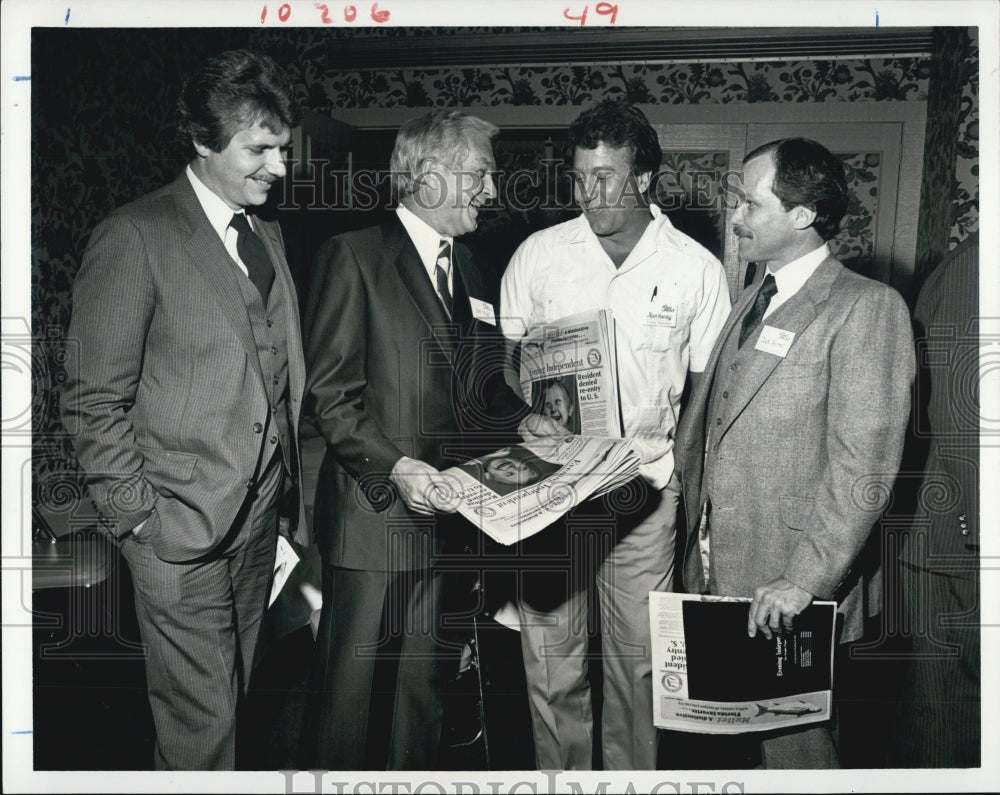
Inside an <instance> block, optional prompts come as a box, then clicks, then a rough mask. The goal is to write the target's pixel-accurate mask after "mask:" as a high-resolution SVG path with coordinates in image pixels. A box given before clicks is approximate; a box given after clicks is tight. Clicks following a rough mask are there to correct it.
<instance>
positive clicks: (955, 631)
mask: <svg viewBox="0 0 1000 795" xmlns="http://www.w3.org/2000/svg"><path fill="white" fill-rule="evenodd" d="M914 319H915V321H916V325H917V335H918V337H917V351H918V356H917V361H918V362H919V364H920V369H919V371H918V373H919V375H918V377H917V388H916V390H915V395H916V400H915V401H914V402H915V404H916V405H915V407H914V416H915V417H916V427H915V431H916V434H917V436H918V437H919V438H922V439H927V440H928V441H929V449H928V450H927V458H926V462H925V463H924V470H923V482H922V484H921V489H920V493H919V496H920V499H919V509H920V513H919V514H917V516H916V517H915V519H916V521H915V522H914V524H913V527H912V528H911V529H910V532H909V535H908V537H907V539H906V541H905V543H904V545H903V550H902V553H901V555H900V560H901V566H900V574H901V584H902V589H903V598H904V601H905V608H906V611H907V614H908V619H909V621H908V624H909V631H910V636H911V638H912V641H913V649H912V655H911V657H910V659H909V660H908V661H907V668H906V674H905V676H904V678H903V689H902V705H901V709H900V711H899V714H898V716H897V725H896V727H895V729H894V731H893V732H892V741H891V743H890V750H889V764H890V765H893V766H899V767H978V766H979V764H980V762H981V761H982V756H981V745H982V735H981V728H980V720H981V714H980V713H981V709H980V698H981V693H980V669H981V664H980V649H981V643H980V621H981V619H980V609H979V599H980V596H979V473H980V469H979V467H980V464H979V428H980V411H979V378H980V366H981V365H980V362H979V355H980V350H981V345H982V344H983V343H981V342H980V340H979V328H980V326H979V234H978V233H975V234H973V235H972V236H970V237H969V238H967V239H966V240H965V241H964V242H962V243H961V244H960V245H959V246H958V247H957V248H956V249H954V250H953V251H952V252H951V253H950V254H949V255H948V256H947V257H946V258H945V259H944V260H943V261H942V262H941V264H940V265H938V267H937V268H936V269H935V270H934V271H933V272H932V273H931V275H930V277H928V279H927V281H926V283H925V284H924V286H923V288H922V289H921V290H920V297H919V298H918V300H917V306H916V310H915V311H914ZM900 618H901V619H902V617H900Z"/></svg>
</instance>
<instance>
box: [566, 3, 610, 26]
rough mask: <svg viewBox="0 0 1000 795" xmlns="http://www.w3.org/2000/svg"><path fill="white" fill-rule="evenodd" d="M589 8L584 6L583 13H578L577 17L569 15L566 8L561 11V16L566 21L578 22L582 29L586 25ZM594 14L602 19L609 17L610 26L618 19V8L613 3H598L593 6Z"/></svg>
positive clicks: (568, 10)
mask: <svg viewBox="0 0 1000 795" xmlns="http://www.w3.org/2000/svg"><path fill="white" fill-rule="evenodd" d="M589 8H590V6H584V7H583V11H582V12H580V14H579V15H578V16H573V14H571V13H570V9H568V8H567V9H566V10H565V11H563V16H564V17H566V19H572V20H579V21H580V27H581V28H582V27H583V26H584V25H586V24H587V11H588V9H589ZM594 13H595V14H599V15H600V16H602V17H611V24H612V25H614V24H615V20H616V19H617V18H618V6H617V5H615V4H613V3H598V4H597V5H596V6H594Z"/></svg>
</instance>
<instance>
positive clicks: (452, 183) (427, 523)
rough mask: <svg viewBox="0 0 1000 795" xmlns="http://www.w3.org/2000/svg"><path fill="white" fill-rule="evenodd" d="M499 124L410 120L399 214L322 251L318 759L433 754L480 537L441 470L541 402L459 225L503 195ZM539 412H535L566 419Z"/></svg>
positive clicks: (458, 118)
mask: <svg viewBox="0 0 1000 795" xmlns="http://www.w3.org/2000/svg"><path fill="white" fill-rule="evenodd" d="M496 133H497V128H496V127H494V126H493V125H492V124H489V123H488V122H485V121H483V120H481V119H477V118H475V117H471V116H467V115H465V114H462V113H458V112H447V111H436V112H434V113H431V114H430V115H428V116H425V117H422V118H419V119H415V120H412V121H410V122H408V123H407V124H405V125H404V126H403V127H402V128H401V129H400V131H399V134H398V136H397V138H396V144H395V148H394V150H393V153H392V160H391V171H392V176H393V182H394V187H395V189H396V191H397V193H398V195H399V201H400V204H399V207H398V209H397V210H396V214H395V216H394V217H393V218H392V219H391V220H390V221H388V222H387V223H385V224H383V225H382V226H378V227H372V228H368V229H362V230H360V231H357V232H351V233H348V234H345V235H341V236H339V237H335V238H332V239H331V240H329V241H327V242H326V243H325V244H324V245H323V247H322V248H321V250H320V252H319V254H318V255H317V258H316V263H315V269H314V282H313V285H312V288H311V291H310V298H309V303H308V306H307V308H306V311H305V325H304V328H305V334H304V338H305V349H306V362H307V370H308V373H309V376H308V383H307V386H306V397H305V409H304V416H305V418H306V421H309V422H311V423H312V424H314V425H315V426H316V428H317V429H318V430H319V432H320V433H321V435H322V436H323V438H324V440H325V441H326V445H327V448H326V454H325V457H324V460H323V463H322V466H321V469H320V475H319V485H318V487H317V495H316V507H315V521H314V529H315V533H316V539H317V542H318V544H319V546H320V550H321V553H322V555H323V558H324V561H325V566H324V571H323V612H322V615H321V618H320V627H319V636H318V639H317V642H318V666H317V672H316V682H317V685H316V686H317V693H316V699H315V706H316V711H317V714H316V716H315V721H316V726H315V729H314V731H309V730H307V731H306V738H307V740H306V742H307V744H309V745H312V746H313V748H312V749H311V751H312V754H314V756H310V758H309V764H316V765H318V766H320V767H325V768H328V769H337V770H352V769H354V770H357V769H378V768H382V769H384V768H386V767H388V768H390V769H400V768H409V769H430V768H433V767H435V766H436V763H437V754H438V746H439V743H440V735H441V719H442V694H443V691H444V689H445V686H446V684H447V682H448V679H449V677H450V676H451V675H453V674H454V673H456V671H457V665H458V659H459V651H460V649H461V643H460V642H458V640H457V639H454V638H452V637H450V635H449V627H448V622H447V621H445V620H444V619H445V618H447V616H444V615H443V613H444V612H445V611H446V607H445V601H446V599H447V598H456V599H457V598H459V597H460V594H459V595H455V594H451V595H449V597H446V596H445V590H446V588H447V587H449V584H450V583H452V582H454V580H453V578H451V577H449V576H447V572H446V571H445V570H444V562H445V561H446V558H445V557H444V556H445V555H447V553H448V552H449V551H450V550H453V549H455V548H456V547H458V548H462V547H464V545H465V544H470V545H471V544H477V543H478V541H477V539H476V538H475V531H474V530H473V528H472V527H471V526H470V525H468V524H463V522H462V520H461V519H460V518H459V517H458V516H457V515H447V514H449V513H450V512H453V511H454V509H455V506H454V503H453V501H452V500H451V499H450V493H449V489H448V486H447V484H446V482H445V481H444V479H443V478H442V477H441V474H440V472H439V470H440V469H441V468H442V467H445V466H448V465H451V464H456V463H459V462H460V461H462V460H463V459H468V458H470V457H473V456H474V455H477V454H480V453H483V452H487V451H489V450H491V449H496V448H497V447H499V446H501V445H502V444H504V443H507V442H509V441H511V438H512V436H513V429H515V428H517V427H518V424H519V423H520V422H521V420H522V419H523V418H524V417H525V416H526V414H527V413H528V412H529V408H528V406H527V405H526V404H525V403H524V402H523V401H522V400H521V399H520V398H519V397H518V396H517V395H516V394H515V393H514V392H513V391H512V390H511V389H510V388H509V387H508V386H506V384H505V383H504V381H503V355H502V350H503V349H502V341H501V339H500V337H499V335H498V333H497V317H496V311H495V307H496V292H497V285H496V284H493V283H490V282H489V281H488V279H487V275H486V274H485V273H483V272H482V271H481V270H479V269H477V268H476V266H475V264H474V263H473V262H472V259H471V256H470V253H469V251H468V249H467V248H466V247H465V246H463V245H461V244H458V243H457V242H456V241H455V238H457V237H459V236H460V235H463V234H466V233H467V232H471V231H472V230H474V229H475V228H476V225H477V220H478V214H479V208H480V207H481V206H482V205H483V204H484V203H485V202H487V201H488V200H490V199H491V198H492V197H493V196H495V195H496V192H495V187H494V184H493V178H492V175H491V172H492V171H493V170H494V169H495V164H494V160H493V151H492V146H491V139H492V137H493V136H494V135H495V134H496ZM543 419H544V422H539V421H536V420H532V421H531V422H532V423H534V425H535V429H536V430H540V429H542V426H546V427H547V425H548V424H551V426H552V427H551V428H548V430H550V431H552V432H553V433H558V428H557V427H556V426H555V423H554V422H553V421H551V420H548V419H547V418H543ZM470 442H471V443H473V444H471V445H470ZM435 514H438V515H437V516H435ZM463 534H466V535H464V537H463ZM437 564H441V565H437ZM452 609H453V610H455V609H456V608H455V607H454V606H453V607H452ZM458 609H459V611H460V612H461V608H458ZM464 615H465V616H466V617H467V616H468V615H469V614H468V611H467V609H466V611H465V613H464ZM452 618H453V620H452V622H451V623H452V624H454V617H452ZM306 754H307V755H310V749H308V748H307V750H306Z"/></svg>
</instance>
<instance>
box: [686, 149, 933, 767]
mask: <svg viewBox="0 0 1000 795" xmlns="http://www.w3.org/2000/svg"><path fill="white" fill-rule="evenodd" d="M744 169H745V179H744V191H745V194H746V195H745V199H744V200H743V201H742V203H741V204H740V206H739V208H737V210H736V213H735V216H734V220H733V230H734V232H735V234H736V235H737V236H738V237H739V239H740V241H739V253H740V257H741V258H743V259H747V260H752V261H756V262H758V263H760V264H762V265H763V264H765V263H766V265H767V268H766V271H765V273H764V274H763V275H762V277H761V278H759V279H758V284H755V285H754V286H753V287H752V288H751V289H748V290H746V291H745V292H744V293H743V295H742V297H741V298H740V299H739V300H738V301H737V303H736V305H735V306H734V307H733V311H732V314H731V315H730V317H729V320H728V321H727V322H726V325H725V327H724V328H723V330H722V333H721V334H720V336H719V338H718V341H717V342H716V345H715V349H714V350H713V352H712V355H711V358H710V360H709V363H708V367H707V368H706V370H705V375H704V377H703V378H702V381H701V383H700V384H699V385H698V387H697V388H696V389H695V391H694V393H693V395H692V398H691V404H690V406H689V407H688V409H687V412H686V413H685V414H684V415H683V417H682V418H681V424H680V428H679V430H678V435H677V446H676V450H677V460H678V464H679V466H680V473H681V484H682V487H683V493H684V503H685V507H686V509H687V518H688V539H687V550H686V553H687V554H686V558H685V570H684V585H685V588H686V589H687V590H688V591H690V592H693V593H703V592H709V593H713V594H719V595H725V596H742V597H751V598H752V601H751V603H750V611H749V615H748V619H747V631H748V633H749V635H750V636H751V637H753V636H755V635H756V634H757V633H758V632H762V633H763V634H764V635H765V636H766V637H767V638H770V637H771V636H772V633H774V632H780V631H782V630H783V629H790V628H791V627H792V625H793V621H794V618H795V616H796V615H798V614H799V613H801V612H802V611H803V610H804V609H805V608H806V607H807V606H808V605H809V604H810V603H811V602H812V601H813V599H836V600H837V601H838V602H839V611H840V613H841V614H842V616H843V619H844V622H843V632H842V634H841V638H840V640H841V641H842V642H847V641H851V640H856V639H857V638H859V637H860V636H861V633H862V627H863V621H864V618H865V613H866V600H865V597H866V596H867V592H866V588H865V585H866V583H865V582H864V579H865V578H864V577H863V576H862V575H861V572H860V571H858V570H857V569H858V568H860V567H855V562H856V559H857V557H858V555H859V553H860V552H861V550H862V547H863V546H864V545H865V543H866V541H867V539H868V536H869V534H870V532H871V528H872V526H873V525H874V523H875V522H876V521H877V520H878V518H879V515H880V513H881V511H882V509H883V508H884V507H885V497H887V495H888V493H889V490H890V488H891V487H892V483H893V481H894V479H895V476H896V472H897V470H898V468H899V462H900V456H901V454H902V446H903V436H904V432H905V429H906V422H907V417H908V412H909V404H910V385H911V383H912V380H913V372H914V363H913V349H912V345H913V335H912V332H911V330H910V318H909V312H908V311H907V308H906V305H905V304H904V302H903V300H902V298H901V297H900V296H899V295H898V294H897V293H896V292H895V291H894V290H892V289H891V288H890V287H887V286H886V285H884V284H881V283H879V282H875V281H872V280H870V279H866V278H864V277H862V276H858V275H857V274H855V273H853V272H852V271H849V270H847V269H846V268H845V267H844V266H843V265H841V264H840V263H839V262H838V261H837V260H836V259H834V258H833V256H832V255H831V253H830V251H829V248H828V246H827V241H828V240H830V239H831V238H832V237H833V236H834V235H835V234H836V232H837V229H838V226H839V223H840V219H841V218H842V217H843V214H844V212H845V210H846V208H847V187H846V184H845V180H844V172H843V167H842V166H841V165H840V162H839V161H838V160H837V158H835V157H834V156H833V155H832V154H831V153H830V152H829V151H827V150H826V149H825V148H824V147H822V146H821V145H820V144H818V143H816V142H815V141H807V140H804V139H785V140H781V141H774V142H772V143H770V144H767V145H765V146H763V147H760V148H759V149H756V150H754V151H753V152H751V153H750V154H749V155H748V156H747V158H746V160H745V161H744ZM852 567H853V568H852ZM867 607H869V608H870V605H868V606H867ZM760 751H761V757H762V762H763V765H764V767H768V768H776V767H795V768H809V767H835V766H838V756H837V752H836V748H835V746H834V744H833V740H832V735H831V733H830V730H829V728H828V726H826V725H821V726H819V727H818V728H806V729H804V730H803V729H799V730H791V731H785V732H777V733H769V735H767V736H766V737H765V738H763V739H762V741H761V744H760Z"/></svg>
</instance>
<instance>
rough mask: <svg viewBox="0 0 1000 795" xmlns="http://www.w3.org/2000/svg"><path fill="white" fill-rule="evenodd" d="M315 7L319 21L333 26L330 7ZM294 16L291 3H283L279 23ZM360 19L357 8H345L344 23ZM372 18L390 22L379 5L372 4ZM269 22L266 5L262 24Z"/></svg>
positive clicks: (261, 18) (377, 20)
mask: <svg viewBox="0 0 1000 795" xmlns="http://www.w3.org/2000/svg"><path fill="white" fill-rule="evenodd" d="M313 6H314V7H315V8H316V10H317V11H319V21H320V22H321V23H323V24H324V25H332V24H333V21H334V20H333V17H331V16H330V7H329V6H328V5H327V4H326V3H313ZM291 16H292V6H291V4H290V3H282V4H281V5H280V6H278V21H279V22H287V21H288V20H289V18H291ZM357 18H358V9H357V6H353V5H347V6H344V21H345V22H354V20H356V19H357ZM371 18H372V21H373V22H378V23H382V22H388V21H389V12H388V11H382V10H379V7H378V3H372V10H371ZM265 21H267V6H266V5H265V6H264V7H263V8H262V9H261V11H260V24H261V25H263V24H264V22H265Z"/></svg>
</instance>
